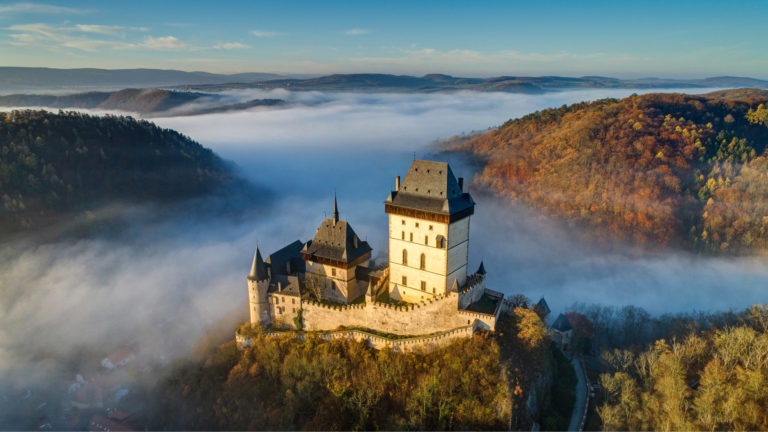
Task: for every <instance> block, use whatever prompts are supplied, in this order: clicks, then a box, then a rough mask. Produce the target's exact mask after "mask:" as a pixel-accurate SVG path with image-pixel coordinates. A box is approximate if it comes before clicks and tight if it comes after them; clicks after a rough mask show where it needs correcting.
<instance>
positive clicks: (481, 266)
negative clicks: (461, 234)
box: [477, 260, 485, 276]
mask: <svg viewBox="0 0 768 432" xmlns="http://www.w3.org/2000/svg"><path fill="white" fill-rule="evenodd" d="M477 274H480V275H483V276H485V266H484V265H483V261H482V260H481V261H480V268H478V269H477Z"/></svg>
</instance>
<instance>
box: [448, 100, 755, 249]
mask: <svg viewBox="0 0 768 432" xmlns="http://www.w3.org/2000/svg"><path fill="white" fill-rule="evenodd" d="M766 102H768V94H766V92H764V91H759V90H744V89H739V90H732V91H726V92H717V93H713V94H708V95H699V96H690V95H681V94H647V95H642V96H631V97H628V98H625V99H621V100H616V99H604V100H600V101H596V102H591V103H580V104H575V105H570V106H563V107H561V108H557V109H548V110H544V111H540V112H536V113H533V114H530V115H527V116H525V117H522V118H520V119H515V120H510V121H508V122H507V123H505V124H504V125H502V126H501V127H499V128H498V129H495V130H493V131H491V132H488V133H486V134H483V135H480V136H476V137H472V138H470V139H456V140H453V142H451V141H449V142H448V143H446V147H447V148H449V149H450V150H454V151H460V152H466V153H468V154H470V155H471V156H472V157H473V158H474V159H476V160H477V161H478V163H479V164H480V165H481V168H480V172H479V173H478V175H477V177H476V178H475V182H476V183H477V184H479V185H481V186H483V187H486V188H489V189H491V190H494V191H496V192H498V193H499V194H501V195H503V196H504V197H506V198H508V199H510V200H517V201H521V202H523V203H525V204H527V205H529V206H531V207H533V208H536V209H539V210H541V211H543V212H544V213H547V214H550V215H555V216H560V217H562V218H564V219H566V220H568V221H569V222H570V223H572V224H574V225H578V226H582V227H586V228H587V230H586V232H589V233H595V234H596V236H598V238H600V239H603V240H607V239H611V240H613V239H620V240H625V241H627V240H628V241H630V242H632V243H635V244H644V243H647V244H656V245H668V246H678V245H681V244H682V245H684V246H685V247H686V248H692V249H696V250H700V251H718V252H725V253H750V252H754V251H758V250H762V251H765V250H766V249H768V154H766V146H768V103H766Z"/></svg>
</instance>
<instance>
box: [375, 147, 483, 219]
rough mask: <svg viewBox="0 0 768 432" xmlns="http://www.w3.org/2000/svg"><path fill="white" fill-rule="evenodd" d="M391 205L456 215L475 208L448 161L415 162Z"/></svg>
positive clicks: (392, 197)
mask: <svg viewBox="0 0 768 432" xmlns="http://www.w3.org/2000/svg"><path fill="white" fill-rule="evenodd" d="M386 203H387V204H392V205H394V206H398V207H405V208H411V209H417V210H424V211H428V212H432V213H442V214H455V213H458V212H460V211H463V210H466V209H468V208H470V207H473V206H474V205H475V202H474V201H473V200H472V197H471V196H470V195H469V194H468V193H463V192H462V191H461V188H460V187H459V182H458V181H457V180H456V176H454V175H453V171H451V167H450V166H449V165H448V163H447V162H437V161H428V160H419V159H417V160H414V161H413V163H412V164H411V167H410V168H409V169H408V173H407V174H406V175H405V178H404V179H403V182H402V184H401V185H400V190H399V191H394V192H391V193H390V195H389V197H387V201H386Z"/></svg>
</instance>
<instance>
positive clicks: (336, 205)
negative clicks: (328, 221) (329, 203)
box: [333, 191, 339, 223]
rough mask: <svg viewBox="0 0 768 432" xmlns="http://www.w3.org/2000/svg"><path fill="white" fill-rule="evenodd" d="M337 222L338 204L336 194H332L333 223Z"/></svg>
mask: <svg viewBox="0 0 768 432" xmlns="http://www.w3.org/2000/svg"><path fill="white" fill-rule="evenodd" d="M338 221H339V204H338V203H337V202H336V192H335V191H334V192H333V223H336V222H338Z"/></svg>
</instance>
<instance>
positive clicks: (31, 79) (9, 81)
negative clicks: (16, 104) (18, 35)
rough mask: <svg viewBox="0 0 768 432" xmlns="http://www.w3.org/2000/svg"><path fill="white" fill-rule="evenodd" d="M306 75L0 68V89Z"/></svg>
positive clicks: (215, 81) (220, 81)
mask: <svg viewBox="0 0 768 432" xmlns="http://www.w3.org/2000/svg"><path fill="white" fill-rule="evenodd" d="M299 77H306V75H282V74H273V73H261V72H248V73H239V74H214V73H209V72H186V71H180V70H173V69H95V68H79V69H55V68H38V67H0V88H1V89H3V91H29V90H35V89H72V88H97V87H98V88H124V87H162V86H173V85H181V84H224V83H237V82H254V81H264V80H273V79H282V78H299Z"/></svg>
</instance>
